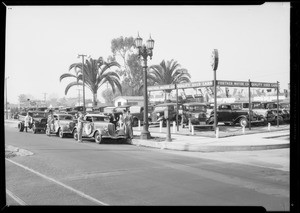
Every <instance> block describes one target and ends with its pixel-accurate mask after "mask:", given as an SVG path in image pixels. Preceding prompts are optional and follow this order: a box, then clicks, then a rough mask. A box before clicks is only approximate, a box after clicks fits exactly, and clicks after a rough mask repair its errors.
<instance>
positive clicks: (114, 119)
mask: <svg viewBox="0 0 300 213" xmlns="http://www.w3.org/2000/svg"><path fill="white" fill-rule="evenodd" d="M118 121H119V117H118V116H117V115H116V110H115V109H113V111H112V114H111V115H110V117H109V122H110V123H113V124H114V125H115V130H116V129H117V123H118Z"/></svg>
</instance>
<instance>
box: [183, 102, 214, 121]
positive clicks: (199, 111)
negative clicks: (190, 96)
mask: <svg viewBox="0 0 300 213" xmlns="http://www.w3.org/2000/svg"><path fill="white" fill-rule="evenodd" d="M207 108H208V106H207V104H206V103H199V102H190V103H185V104H183V125H189V119H191V123H192V125H206V122H207V119H208V118H209V116H210V114H208V112H207Z"/></svg>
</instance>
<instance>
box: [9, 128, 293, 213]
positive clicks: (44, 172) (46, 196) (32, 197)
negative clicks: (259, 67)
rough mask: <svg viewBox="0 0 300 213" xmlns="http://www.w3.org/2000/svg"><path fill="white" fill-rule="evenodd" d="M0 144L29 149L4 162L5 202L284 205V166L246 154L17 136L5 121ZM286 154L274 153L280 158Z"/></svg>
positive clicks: (286, 196) (269, 207) (282, 207)
mask: <svg viewBox="0 0 300 213" xmlns="http://www.w3.org/2000/svg"><path fill="white" fill-rule="evenodd" d="M5 144H6V145H11V146H15V147H19V148H21V149H25V150H28V151H30V152H32V153H33V154H32V155H28V156H16V157H12V158H7V159H6V161H5V162H6V187H7V202H8V204H9V205H16V203H17V204H18V205H147V206H150V205H156V206H157V205H184V206H190V205H191V206H193V205H196V206H203V205H205V206H207V205H208V206H219V205H221V206H244V205H245V206H263V207H265V208H266V209H267V210H268V211H283V210H285V211H288V210H289V171H287V170H286V169H284V168H278V169H276V168H274V166H273V167H272V166H268V164H264V163H259V164H258V165H255V163H253V162H252V163H250V164H248V163H247V162H246V161H247V160H245V158H244V162H243V161H241V162H242V163H240V162H239V161H240V158H238V157H237V154H235V157H233V158H232V159H231V160H228V159H230V156H228V155H227V158H226V157H220V156H219V157H218V155H217V153H214V154H212V155H209V154H208V153H205V154H204V153H197V154H196V153H185V152H176V151H170V150H159V149H154V148H146V147H137V146H133V145H122V144H100V145H98V144H95V143H94V142H92V141H86V143H82V144H80V143H77V142H75V141H74V140H73V139H72V138H65V139H61V138H58V137H56V136H51V137H47V136H46V135H45V134H32V133H20V132H18V131H17V129H16V128H15V127H10V126H6V128H5ZM270 151H272V153H273V154H274V150H268V151H267V150H266V152H265V156H267V155H268V153H269V152H270ZM245 153H247V152H245ZM255 153H257V152H252V155H253V154H254V155H255ZM288 153H289V149H282V150H280V154H281V155H282V157H284V158H288ZM219 155H224V153H219ZM247 155H248V157H249V155H251V154H249V153H248V154H247ZM257 155H258V156H260V154H257ZM241 156H242V155H241ZM225 158H226V159H227V160H224V159H225ZM235 159H236V160H235ZM262 161H263V160H262Z"/></svg>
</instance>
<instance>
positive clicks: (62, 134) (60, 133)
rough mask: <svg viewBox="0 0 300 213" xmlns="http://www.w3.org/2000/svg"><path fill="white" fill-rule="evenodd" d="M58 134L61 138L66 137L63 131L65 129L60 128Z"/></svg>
mask: <svg viewBox="0 0 300 213" xmlns="http://www.w3.org/2000/svg"><path fill="white" fill-rule="evenodd" d="M58 136H59V137H60V138H64V137H65V134H64V133H63V131H62V130H61V129H59V131H58Z"/></svg>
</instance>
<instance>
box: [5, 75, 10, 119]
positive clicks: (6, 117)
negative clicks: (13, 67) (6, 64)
mask: <svg viewBox="0 0 300 213" xmlns="http://www.w3.org/2000/svg"><path fill="white" fill-rule="evenodd" d="M7 79H9V77H6V78H5V111H6V119H8V110H7Z"/></svg>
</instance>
